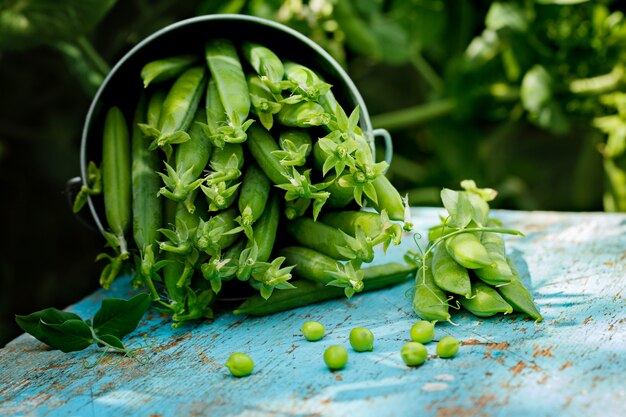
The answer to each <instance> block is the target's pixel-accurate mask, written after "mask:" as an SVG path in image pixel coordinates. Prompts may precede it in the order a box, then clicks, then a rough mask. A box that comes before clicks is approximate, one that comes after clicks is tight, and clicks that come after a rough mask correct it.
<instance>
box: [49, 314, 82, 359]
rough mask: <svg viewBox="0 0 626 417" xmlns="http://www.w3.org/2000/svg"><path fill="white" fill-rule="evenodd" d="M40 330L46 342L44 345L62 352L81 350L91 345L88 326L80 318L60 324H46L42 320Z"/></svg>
mask: <svg viewBox="0 0 626 417" xmlns="http://www.w3.org/2000/svg"><path fill="white" fill-rule="evenodd" d="M41 329H42V330H43V332H44V334H45V337H46V340H47V341H46V342H45V343H46V344H47V345H48V346H50V347H52V348H54V349H59V350H60V351H62V352H75V351H78V350H83V349H85V348H86V347H88V346H89V345H91V344H92V343H93V336H92V334H91V329H90V328H89V325H88V324H87V323H85V322H84V321H83V320H82V319H80V318H78V319H72V320H66V321H64V322H62V323H47V322H45V321H44V320H43V319H42V320H41Z"/></svg>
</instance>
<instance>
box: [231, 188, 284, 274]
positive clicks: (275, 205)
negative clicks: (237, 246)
mask: <svg viewBox="0 0 626 417" xmlns="http://www.w3.org/2000/svg"><path fill="white" fill-rule="evenodd" d="M279 220H280V205H279V199H278V196H277V194H276V193H273V195H270V197H269V200H268V202H267V205H266V207H265V209H264V210H263V213H262V215H261V217H260V218H259V219H258V220H257V222H256V223H255V227H254V232H253V235H252V239H250V240H249V241H248V244H247V245H246V249H245V250H244V251H243V252H242V254H241V257H240V258H239V268H238V270H237V278H238V279H240V280H242V281H246V280H248V279H249V278H250V277H251V276H253V274H255V273H257V278H259V280H260V281H267V279H265V278H267V277H262V275H263V273H265V272H267V271H268V269H267V268H263V267H261V268H259V264H261V263H266V262H267V261H268V260H269V259H270V256H271V254H272V251H273V249H274V242H275V240H276V233H277V231H278V224H279ZM270 272H271V271H270ZM258 274H260V275H258Z"/></svg>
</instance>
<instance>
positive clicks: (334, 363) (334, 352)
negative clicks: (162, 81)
mask: <svg viewBox="0 0 626 417" xmlns="http://www.w3.org/2000/svg"><path fill="white" fill-rule="evenodd" d="M324 362H325V363H326V366H327V367H328V369H330V370H331V371H338V370H340V369H343V368H345V366H346V364H347V363H348V351H347V350H346V348H345V347H343V346H341V345H333V346H330V347H329V348H327V349H326V350H325V351H324Z"/></svg>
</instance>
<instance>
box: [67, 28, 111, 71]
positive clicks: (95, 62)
mask: <svg viewBox="0 0 626 417" xmlns="http://www.w3.org/2000/svg"><path fill="white" fill-rule="evenodd" d="M75 44H76V46H77V47H78V49H79V50H80V51H81V53H82V54H83V55H84V56H85V58H86V59H88V60H89V63H90V64H91V67H92V68H93V69H94V70H96V71H97V72H99V73H100V74H101V75H102V76H103V77H104V76H106V75H107V74H108V73H109V71H110V70H111V67H109V64H107V63H106V61H105V60H104V58H102V56H101V55H100V54H99V53H98V51H96V48H94V46H93V45H92V43H91V42H90V41H89V40H88V39H87V38H86V37H84V36H80V37H78V38H77V39H76V41H75Z"/></svg>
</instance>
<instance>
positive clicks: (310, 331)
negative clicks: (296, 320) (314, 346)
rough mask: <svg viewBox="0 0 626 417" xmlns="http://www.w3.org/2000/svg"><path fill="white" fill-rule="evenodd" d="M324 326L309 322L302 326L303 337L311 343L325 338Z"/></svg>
mask: <svg viewBox="0 0 626 417" xmlns="http://www.w3.org/2000/svg"><path fill="white" fill-rule="evenodd" d="M324 330H325V329H324V325H323V324H322V323H320V322H317V321H307V322H306V323H304V325H302V329H300V331H301V332H302V335H304V338H305V339H306V340H308V341H309V342H315V341H317V340H320V339H321V338H323V337H324Z"/></svg>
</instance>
